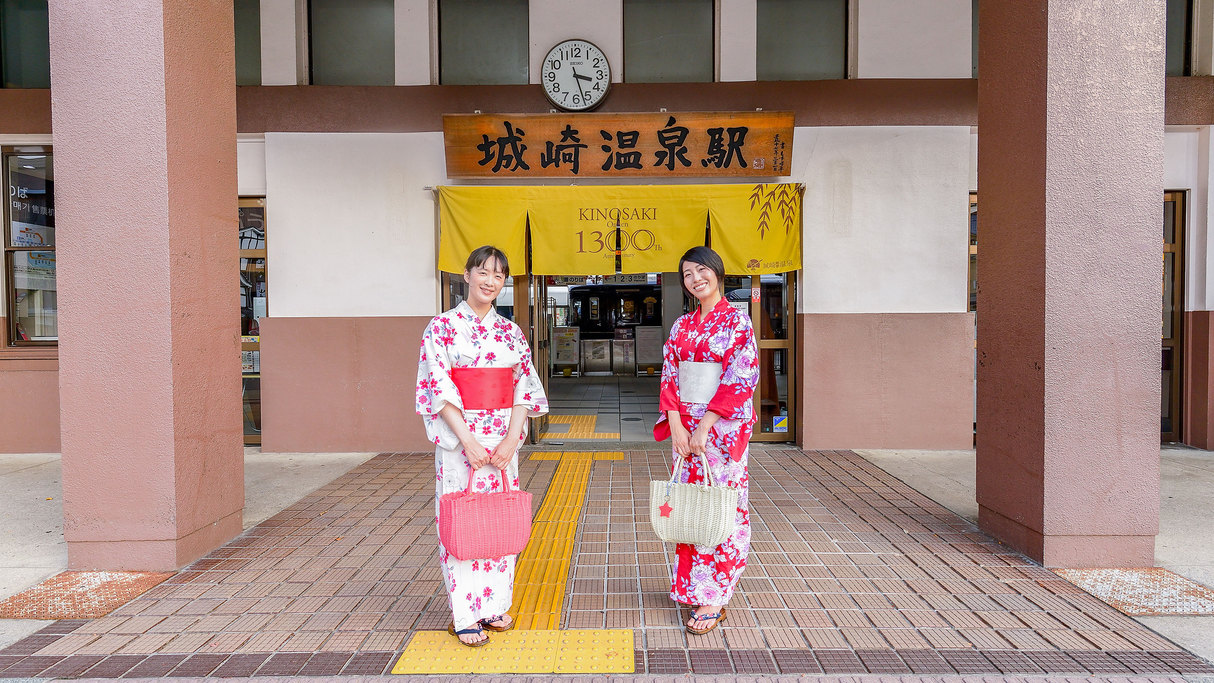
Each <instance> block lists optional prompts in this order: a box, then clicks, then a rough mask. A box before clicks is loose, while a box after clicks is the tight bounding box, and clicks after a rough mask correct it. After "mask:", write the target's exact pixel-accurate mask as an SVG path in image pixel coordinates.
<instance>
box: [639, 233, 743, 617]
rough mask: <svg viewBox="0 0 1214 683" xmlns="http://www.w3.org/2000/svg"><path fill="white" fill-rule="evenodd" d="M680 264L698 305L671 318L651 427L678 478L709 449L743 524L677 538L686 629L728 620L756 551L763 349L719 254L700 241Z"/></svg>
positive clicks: (676, 570) (678, 594)
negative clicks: (754, 436)
mask: <svg viewBox="0 0 1214 683" xmlns="http://www.w3.org/2000/svg"><path fill="white" fill-rule="evenodd" d="M679 271H680V273H681V274H682V277H683V289H684V290H685V291H686V292H687V293H688V294H690V295H691V296H692V297H694V298H695V300H696V302H697V303H698V306H697V307H696V309H695V310H693V311H691V312H690V313H686V314H684V315H682V316H680V317H679V319H678V320H676V321H675V323H674V326H673V327H671V328H670V338H669V339H667V340H666V346H665V349H664V353H663V362H662V387H661V394H660V397H659V399H658V407H659V408H660V409H661V411H662V416H661V417H660V418H659V419H658V423H657V425H655V426H654V430H653V431H654V437H655V438H656V439H658V440H659V441H661V440H663V439H665V438H666V437H667V436H668V435H669V436H670V437H672V439H673V441H674V462H673V467H674V468H676V469H678V470H679V475H678V478H677V481H679V482H685V483H696V482H700V481H703V480H704V472H703V464H702V462H703V461H702V459H701V458H700V457H699V454H701V453H703V454H705V455H706V456H707V461H708V466H709V467H710V468H712V477H713V479H714V480H715V483H716V484H718V485H723V486H732V487H733V488H736V489H739V490H740V495H739V497H738V507H737V514H736V522H737V525H736V527H735V528H734V532H733V534H731V535H730V536H729V538H727V539H726V540H725V542H724V543H722V544H721V545H718V546H715V547H711V546H697V545H690V544H685V543H680V544H678V545H676V546H675V557H676V559H675V564H674V567H673V571H672V573H673V585H671V587H670V597H671V599H673V600H674V601H676V602H679V603H683V604H686V605H691V606H692V607H693V609H694V611H693V612H692V614H691V616H690V618H689V619H688V621H687V625H686V628H687V632H688V633H693V634H696V635H703V634H705V633H708V632H709V631H711V630H713V629H715V628H716V627H717V625H718V624H720V623H721V622H722V621H725V606H726V605H727V604H728V603H729V600H730V598H732V597H733V591H734V587H735V586H736V585H737V583H738V579H739V578H740V577H741V575H742V570H743V569H744V568H745V567H746V556H747V554H748V553H749V551H750V513H749V511H748V502H749V501H748V498H747V485H748V481H749V478H748V474H747V469H746V463H747V457H748V455H749V452H750V434H751V430H752V429H753V427H754V424H755V410H754V402H753V399H754V390H755V385H756V384H757V383H758V380H759V358H758V349H757V347H756V345H755V335H754V328H753V327H752V326H751V323H750V316H748V315H746V314H744V313H742V312H740V311H738V310H737V309H735V308H734V307H733V306H731V305H730V304H729V302H728V301H726V300H725V297H724V296H723V294H722V292H721V286H722V284H723V281H724V279H725V265H724V263H723V262H722V261H721V257H720V256H719V255H718V254H717V253H716V252H715V251H713V250H712V249H709V248H708V247H695V248H693V249H691V250H689V251H688V252H687V253H686V254H683V257H682V258H681V259H679Z"/></svg>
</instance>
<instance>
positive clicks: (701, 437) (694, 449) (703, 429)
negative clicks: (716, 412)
mask: <svg viewBox="0 0 1214 683" xmlns="http://www.w3.org/2000/svg"><path fill="white" fill-rule="evenodd" d="M711 431H712V425H708V426H705V425H704V423H703V422H701V423H700V424H699V425H698V426H697V427H696V430H695V431H694V432H692V433H691V436H690V438H689V439H688V446H687V447H688V448H689V449H690V452H691V453H695V454H703V453H707V452H708V433H709V432H711Z"/></svg>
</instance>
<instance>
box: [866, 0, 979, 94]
mask: <svg viewBox="0 0 1214 683" xmlns="http://www.w3.org/2000/svg"><path fill="white" fill-rule="evenodd" d="M852 1H853V2H854V3H855V12H853V14H852V16H854V17H856V25H855V26H854V27H853V32H852V35H854V36H855V38H856V50H855V52H854V53H853V54H855V59H856V62H855V64H854V65H853V66H854V69H853V71H852V73H854V74H855V77H856V78H969V77H970V75H971V73H972V72H973V65H972V62H973V57H972V53H971V50H970V42H971V40H972V31H973V27H972V25H971V23H970V16H971V12H970V0H913V1H912V2H908V1H907V0H852Z"/></svg>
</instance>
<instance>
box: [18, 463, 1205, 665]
mask: <svg viewBox="0 0 1214 683" xmlns="http://www.w3.org/2000/svg"><path fill="white" fill-rule="evenodd" d="M665 463H666V455H665V454H664V453H663V452H660V451H657V450H646V451H629V452H628V453H627V457H626V458H625V459H624V460H618V461H610V460H607V461H597V462H595V463H594V465H593V469H592V472H591V477H590V483H589V492H588V496H587V497H588V501H587V504H586V505H585V506H584V508H583V511H582V517H581V523H580V526H579V532H578V536H579V537H578V545H577V547H576V549H575V553H574V564H573V567H572V569H571V573H570V577H569V584H568V595H567V599H566V601H565V609H566V611H565V614H564V617H563V619H562V620H561V625H562V628H605V627H606V628H632V629H634V630H635V641H636V643H637V650H636V653H635V661H636V665H637V673H638V674H640V675H646V674H648V675H650V676H656V675H663V674H686V673H689V672H690V673H694V674H738V675H742V676H750V675H761V674H785V675H787V674H802V673H804V674H825V675H842V674H882V675H887V676H893V677H894V678H897V677H898V676H899V675H901V676H912V675H927V676H945V677H948V676H952V677H953V678H951V679H948V680H961V678H960V677H959V676H958V675H962V676H980V675H983V674H989V675H999V674H1011V675H1020V676H1042V675H1044V674H1082V675H1094V676H1102V677H1122V676H1125V677H1130V676H1142V675H1149V676H1159V677H1174V676H1177V675H1193V674H1209V673H1214V667H1211V666H1210V665H1209V664H1208V663H1206V662H1204V661H1202V660H1201V659H1199V658H1197V657H1195V656H1193V655H1191V654H1189V653H1187V652H1185V651H1183V650H1181V649H1180V648H1178V647H1177V646H1175V645H1173V644H1172V643H1170V642H1169V641H1167V640H1165V639H1163V638H1161V637H1159V636H1158V635H1156V634H1154V633H1153V632H1151V631H1149V630H1147V629H1146V628H1144V627H1142V626H1140V625H1139V624H1138V623H1136V622H1134V621H1133V620H1131V619H1129V618H1128V617H1125V616H1124V615H1122V614H1121V613H1119V612H1116V611H1114V610H1113V609H1112V608H1110V607H1108V606H1106V605H1105V604H1104V603H1101V602H1099V601H1098V600H1096V599H1095V598H1092V597H1091V596H1089V595H1087V594H1086V593H1083V592H1082V591H1080V590H1079V589H1077V588H1075V587H1074V586H1073V585H1071V584H1070V583H1067V582H1065V581H1063V580H1062V579H1060V578H1058V577H1057V576H1056V575H1054V574H1053V573H1051V572H1049V571H1047V570H1045V569H1042V568H1041V567H1039V566H1037V565H1035V564H1033V563H1032V562H1030V561H1028V560H1027V559H1025V558H1024V557H1023V556H1020V555H1018V554H1016V553H1014V552H1012V551H1010V550H1008V549H1006V548H1004V547H1002V546H1000V545H998V544H997V543H995V542H994V541H992V540H991V539H990V538H988V537H986V536H984V535H983V534H981V533H980V532H978V531H977V530H976V529H974V527H973V526H971V525H970V524H969V523H968V522H966V521H964V520H962V519H960V518H959V517H957V516H955V515H954V514H952V513H951V512H948V511H947V510H945V509H944V508H942V507H940V506H939V505H937V504H936V503H934V502H932V501H931V500H929V499H927V498H925V497H924V496H922V495H920V494H919V493H917V492H915V491H914V490H913V489H911V488H909V487H908V486H906V485H904V484H902V483H901V482H899V481H897V480H896V479H893V478H892V477H890V476H889V475H887V474H885V473H884V472H883V471H881V470H880V469H878V468H877V467H875V466H874V465H872V464H870V463H868V462H867V461H865V460H863V459H862V458H860V457H858V456H857V455H855V454H854V453H851V452H849V451H828V452H809V453H805V452H802V451H799V450H796V449H794V448H790V447H773V446H755V447H753V448H752V452H751V460H750V468H751V511H752V532H753V543H752V546H751V555H750V564H749V566H748V567H747V569H746V573H745V574H744V575H743V578H742V580H741V583H740V590H739V592H738V594H737V595H736V596H735V598H734V600H733V602H732V604H731V605H730V610H729V619H728V621H726V622H725V623H724V624H723V626H722V627H721V628H720V629H718V630H717V631H715V632H713V633H712V634H709V635H708V636H704V637H698V638H697V637H688V636H687V635H686V634H685V633H684V632H683V631H682V630H681V621H682V617H681V615H680V613H679V611H678V610H677V609H675V607H674V606H673V605H672V604H671V602H670V601H669V599H668V598H667V597H666V591H667V589H668V588H669V580H668V571H669V570H668V568H667V564H666V562H667V557H668V552H669V549H667V548H664V547H663V545H662V544H661V543H660V542H658V541H657V540H656V538H654V537H653V536H652V535H651V533H650V531H649V530H648V521H647V519H648V513H647V500H646V497H647V495H648V482H649V480H650V479H651V478H655V477H664V476H665V474H664V473H665V472H666V471H667V470H666V469H665V468H666V464H665ZM556 465H557V463H556V461H552V460H544V461H536V460H529V461H528V462H527V463H526V464H525V466H524V475H525V478H526V479H527V481H526V484H525V485H526V488H528V489H529V490H531V491H532V492H533V493H536V494H537V495H536V505H537V506H538V505H539V504H540V501H541V499H542V496H540V495H538V494H540V493H541V492H543V491H545V490H546V489H547V486H548V483H549V482H550V481H551V480H552V476H553V472H554V470H555V468H556ZM433 476H434V475H433V464H432V459H431V456H430V455H429V454H393V455H381V456H378V457H376V458H374V459H372V460H370V461H368V462H367V463H365V464H364V465H362V466H360V467H358V468H356V469H355V470H353V471H351V472H350V473H348V474H346V475H344V476H342V477H341V478H339V479H337V480H336V481H334V482H332V483H331V484H329V485H327V486H325V487H322V488H321V489H320V490H318V491H316V492H315V493H313V494H311V495H309V496H307V497H305V498H304V499H303V500H301V501H300V502H298V503H297V504H295V505H293V506H291V507H290V508H288V509H287V510H285V511H283V512H282V513H280V514H278V515H276V516H274V517H273V518H271V519H269V520H267V521H266V522H264V523H262V524H261V525H258V526H257V527H254V528H253V529H251V530H249V532H247V533H246V534H245V535H244V536H242V537H240V538H238V539H237V540H235V541H233V542H232V543H230V544H228V545H227V546H225V547H223V548H221V549H219V550H216V551H215V552H213V553H211V554H210V555H209V556H207V557H206V558H205V559H203V560H200V561H198V562H196V563H194V564H193V565H192V566H190V567H188V568H187V569H186V570H185V571H183V572H181V573H180V574H178V575H177V576H175V577H174V578H172V579H170V580H169V581H167V582H165V583H164V584H161V585H160V586H158V587H156V588H154V589H152V590H151V591H149V592H148V593H145V594H144V595H143V596H141V597H139V598H137V599H135V600H134V601H132V602H130V603H128V604H127V605H125V606H124V607H121V608H119V609H118V610H117V611H115V612H114V613H112V614H111V615H109V616H107V617H103V618H101V619H96V620H91V621H59V622H56V623H55V624H53V625H52V626H50V627H48V628H46V629H44V630H43V631H41V632H39V633H37V634H35V635H33V636H30V637H28V638H26V639H24V640H22V641H19V642H17V643H15V644H14V645H12V646H10V647H9V648H7V649H5V650H3V651H0V678H4V677H7V678H15V677H34V676H39V677H81V676H83V677H98V678H102V677H109V678H114V677H120V676H121V677H125V678H139V677H161V676H171V677H200V676H207V675H210V676H223V677H247V676H252V675H256V676H259V677H263V676H295V675H304V676H314V675H315V676H320V675H338V674H343V675H371V676H374V675H380V674H383V673H384V672H385V671H387V670H388V669H389V668H390V665H391V664H392V662H393V661H394V660H395V659H396V657H397V656H398V655H399V652H400V651H401V650H402V649H403V647H404V645H405V644H406V642H407V641H408V639H409V637H410V635H411V634H412V632H413V631H414V630H416V629H441V628H444V627H445V626H446V624H447V622H448V620H449V612H448V609H447V604H446V596H445V592H444V591H443V588H442V581H441V577H440V575H439V571H438V567H437V564H436V559H435V548H436V541H435V536H434V531H433V524H434V522H433V509H434V508H433ZM881 680H883V681H886V680H892V679H889V678H882V679H881ZM1121 680H1126V679H1124V678H1122V679H1121ZM1152 680H1160V679H1159V678H1154V679H1152Z"/></svg>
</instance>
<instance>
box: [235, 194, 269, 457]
mask: <svg viewBox="0 0 1214 683" xmlns="http://www.w3.org/2000/svg"><path fill="white" fill-rule="evenodd" d="M237 211H238V215H239V221H238V224H239V225H238V231H239V234H240V357H241V377H242V383H243V387H244V390H243V400H242V401H241V403H242V408H243V411H244V442H245V444H246V445H252V446H257V445H260V444H261V330H260V327H259V324H258V323H259V321H260V320H261V319H262V318H264V317H265V316H266V301H267V297H266V200H265V198H264V197H241V198H240V201H239V204H238V209H237Z"/></svg>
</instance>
